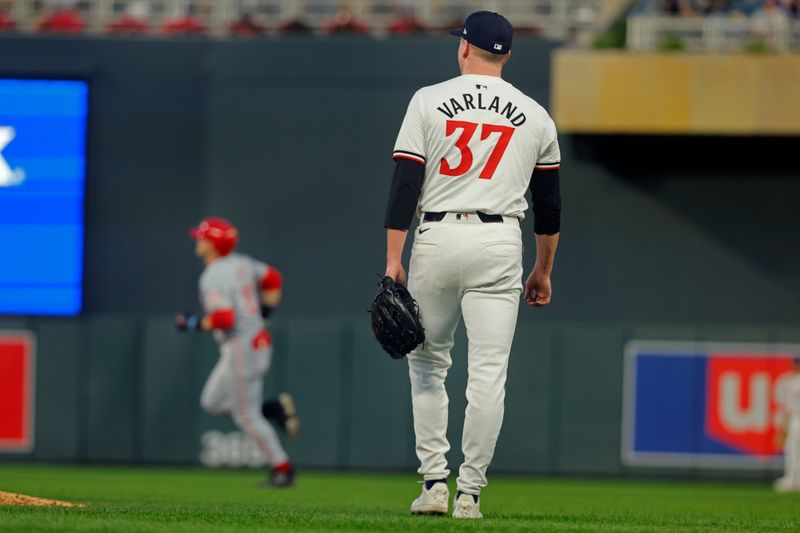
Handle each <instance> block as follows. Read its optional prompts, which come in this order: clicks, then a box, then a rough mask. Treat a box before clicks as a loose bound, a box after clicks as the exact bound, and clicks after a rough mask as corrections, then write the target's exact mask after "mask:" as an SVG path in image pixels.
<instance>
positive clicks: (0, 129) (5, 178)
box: [0, 126, 25, 187]
mask: <svg viewBox="0 0 800 533" xmlns="http://www.w3.org/2000/svg"><path fill="white" fill-rule="evenodd" d="M16 136H17V132H16V130H15V129H14V128H12V127H11V126H0V187H14V186H16V185H20V184H21V183H22V182H23V181H25V171H24V170H23V169H21V168H19V167H17V168H11V165H9V163H8V160H6V158H5V156H3V150H4V149H5V148H6V147H7V146H8V145H9V144H11V141H13V140H14V137H16Z"/></svg>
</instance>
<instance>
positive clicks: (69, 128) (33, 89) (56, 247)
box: [0, 78, 89, 315]
mask: <svg viewBox="0 0 800 533" xmlns="http://www.w3.org/2000/svg"><path fill="white" fill-rule="evenodd" d="M88 97H89V87H88V84H87V83H86V82H83V81H67V80H17V79H2V78H0V257H2V260H0V314H6V315H9V314H10V315H75V314H78V313H79V312H80V311H81V304H82V301H83V295H82V292H83V282H82V280H83V240H84V231H83V219H84V216H83V202H84V190H85V186H84V182H85V179H86V120H87V111H88Z"/></svg>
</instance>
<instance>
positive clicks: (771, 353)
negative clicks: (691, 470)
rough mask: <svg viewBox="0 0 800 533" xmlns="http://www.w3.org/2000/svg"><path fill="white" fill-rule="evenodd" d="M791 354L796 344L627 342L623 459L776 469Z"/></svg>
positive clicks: (799, 348)
mask: <svg viewBox="0 0 800 533" xmlns="http://www.w3.org/2000/svg"><path fill="white" fill-rule="evenodd" d="M793 357H800V345H796V344H795V345H792V344H774V343H764V344H749V343H713V342H698V343H693V342H660V341H632V342H630V343H628V345H627V346H626V350H625V379H624V383H625V385H624V387H625V388H624V391H623V393H624V396H623V423H622V425H623V428H622V450H621V452H622V461H623V462H624V463H625V464H628V465H634V466H636V465H638V466H675V467H721V468H746V469H756V470H763V469H771V468H778V467H780V465H781V463H782V456H781V452H782V450H781V449H780V448H779V447H778V446H777V444H776V442H775V434H776V431H777V427H776V418H777V414H778V409H779V405H780V401H781V399H782V398H783V395H784V394H785V382H786V379H787V377H788V375H789V371H790V370H791V367H792V358H793Z"/></svg>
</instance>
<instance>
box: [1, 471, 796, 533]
mask: <svg viewBox="0 0 800 533" xmlns="http://www.w3.org/2000/svg"><path fill="white" fill-rule="evenodd" d="M261 479H262V474H261V473H260V472H256V471H230V470H222V471H212V470H204V469H160V468H121V467H120V468H116V467H102V468H101V467H80V466H58V467H54V466H46V465H16V464H13V465H12V464H2V463H0V490H2V491H7V492H16V493H22V494H27V495H32V496H40V497H44V498H53V499H60V500H69V501H74V502H82V503H87V504H88V507H87V508H85V509H65V508H39V507H11V506H0V531H3V532H8V531H46V530H51V531H68V530H78V531H101V530H102V531H245V530H247V531H251V530H258V531H286V530H302V531H334V530H339V531H345V530H352V531H356V530H358V531H403V530H410V529H415V530H430V531H456V530H459V531H460V530H471V529H476V528H477V529H484V528H485V529H493V530H501V531H502V530H527V531H800V495H778V494H774V493H773V492H772V491H771V490H770V489H769V488H768V487H767V486H763V485H748V484H720V483H717V484H710V483H687V482H657V481H628V480H615V481H598V480H589V481H586V480H574V479H547V478H515V477H502V476H494V477H492V479H491V485H490V486H489V487H488V488H487V489H486V490H485V491H484V495H483V498H482V500H481V505H482V507H483V509H482V510H483V512H484V515H485V516H486V518H485V519H484V520H482V521H479V522H464V521H454V520H453V519H452V518H450V517H412V516H410V515H409V514H408V506H409V503H410V502H411V500H412V499H413V498H414V497H415V496H416V495H417V493H418V490H419V488H418V487H419V486H418V485H417V483H416V478H415V477H413V476H410V475H399V474H338V473H309V472H306V473H302V475H301V477H300V478H299V483H298V486H297V487H295V488H293V489H290V490H283V491H276V490H269V489H258V488H255V484H256V483H257V482H259V481H260V480H261ZM451 490H452V487H451Z"/></svg>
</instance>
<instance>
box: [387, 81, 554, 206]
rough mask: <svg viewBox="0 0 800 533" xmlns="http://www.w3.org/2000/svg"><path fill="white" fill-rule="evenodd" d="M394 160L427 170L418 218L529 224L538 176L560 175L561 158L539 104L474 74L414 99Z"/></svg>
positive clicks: (422, 92)
mask: <svg viewBox="0 0 800 533" xmlns="http://www.w3.org/2000/svg"><path fill="white" fill-rule="evenodd" d="M393 157H394V158H395V159H397V158H407V159H411V160H413V161H418V162H419V163H422V164H424V165H425V180H424V182H423V185H422V193H421V195H420V200H419V204H418V205H417V214H420V213H421V212H428V211H432V212H442V211H447V212H472V211H481V212H484V213H488V214H494V215H504V216H511V217H518V218H523V217H524V216H525V210H526V209H527V207H528V204H527V201H526V200H525V191H526V190H527V189H528V187H529V186H530V182H531V175H532V173H533V171H534V169H541V170H547V169H557V168H558V167H559V164H560V160H561V153H560V151H559V147H558V140H557V138H556V128H555V124H554V123H553V120H552V119H551V118H550V116H549V115H548V114H547V111H545V110H544V108H543V107H542V106H540V105H539V104H538V103H536V101H535V100H533V99H532V98H530V97H528V96H526V95H525V94H523V93H522V92H521V91H519V90H518V89H517V88H515V87H514V86H513V85H511V84H510V83H508V82H506V81H504V80H503V79H502V78H499V77H495V76H483V75H478V74H467V75H463V76H459V77H457V78H453V79H451V80H448V81H445V82H443V83H439V84H437V85H431V86H429V87H423V88H422V89H420V90H419V91H417V92H416V94H414V97H413V98H412V99H411V102H410V103H409V105H408V110H407V111H406V116H405V119H404V120H403V124H402V126H401V127H400V133H399V134H398V136H397V141H396V142H395V147H394V153H393Z"/></svg>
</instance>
